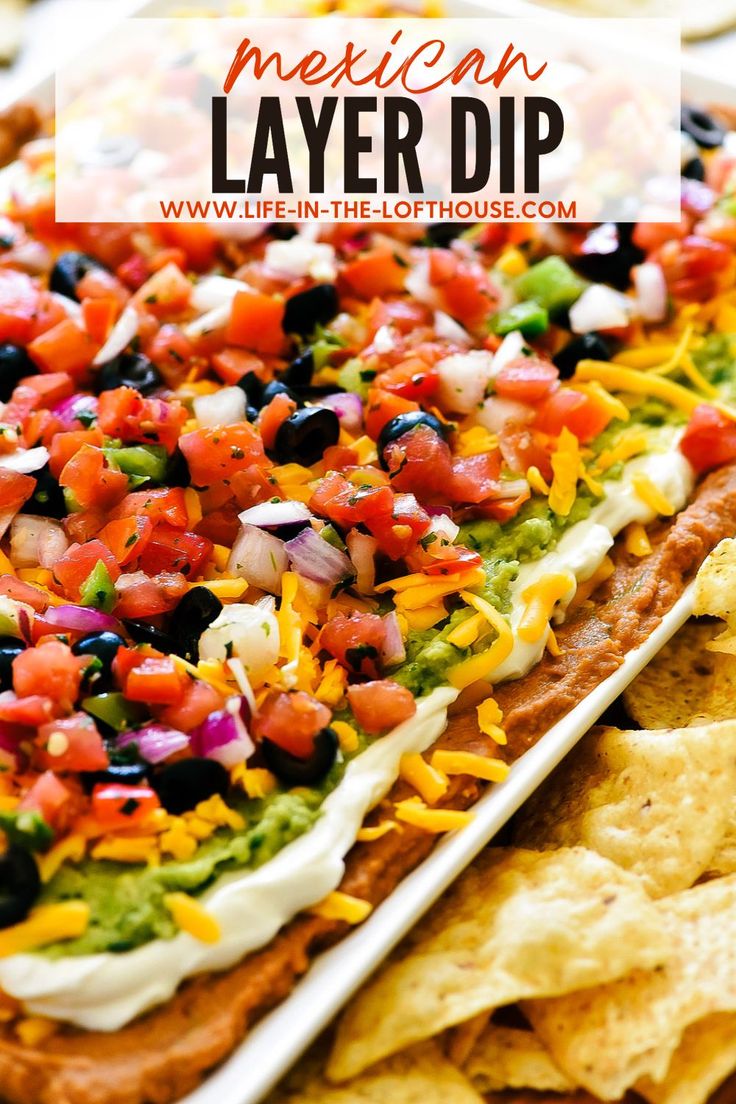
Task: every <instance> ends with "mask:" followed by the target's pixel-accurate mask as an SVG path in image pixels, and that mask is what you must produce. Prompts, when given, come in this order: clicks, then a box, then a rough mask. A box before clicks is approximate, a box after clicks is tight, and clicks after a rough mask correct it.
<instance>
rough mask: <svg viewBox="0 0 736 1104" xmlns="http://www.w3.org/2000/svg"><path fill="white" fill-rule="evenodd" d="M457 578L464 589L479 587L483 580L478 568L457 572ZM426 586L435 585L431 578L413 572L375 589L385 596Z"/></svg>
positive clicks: (483, 577) (377, 592)
mask: <svg viewBox="0 0 736 1104" xmlns="http://www.w3.org/2000/svg"><path fill="white" fill-rule="evenodd" d="M457 578H458V579H459V580H460V581H461V582H462V585H463V586H464V587H465V588H466V589H467V588H468V587H474V586H480V584H481V583H483V582H484V580H485V576H484V574H483V571H482V570H481V568H479V567H477V568H473V569H472V570H471V571H462V572H458V576H457ZM443 581H444V579H440V580H439V582H438V583H437V585H439V584H440V583H441V582H443ZM428 584H429V585H435V584H434V577H433V576H431V575H422V574H421V572H415V573H414V574H413V575H400V576H399V577H398V578H397V579H391V580H390V582H388V583H381V584H380V585H379V586H377V587H376V594H385V593H386V592H387V591H389V590H393V591H396V593H397V594H400V593H402V592H403V591H406V590H413V589H415V588H417V587H425V586H427V585H428Z"/></svg>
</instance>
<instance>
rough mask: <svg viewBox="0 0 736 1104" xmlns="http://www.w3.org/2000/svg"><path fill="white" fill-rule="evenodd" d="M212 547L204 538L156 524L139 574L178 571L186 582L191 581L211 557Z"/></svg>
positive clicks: (147, 544)
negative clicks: (185, 578)
mask: <svg viewBox="0 0 736 1104" xmlns="http://www.w3.org/2000/svg"><path fill="white" fill-rule="evenodd" d="M149 524H150V522H149ZM212 547H213V545H212V541H210V540H207V538H206V537H200V536H199V535H198V534H197V533H189V532H186V531H182V530H181V529H174V528H173V527H172V526H170V525H166V524H165V523H163V522H160V523H159V524H158V525H157V526H156V528H155V529H154V530H153V532H152V533H151V536H150V539H149V540H148V541H147V543H146V546H145V548H144V549H143V553H142V555H141V561H140V566H141V570H142V571H145V572H147V574H149V575H158V574H159V572H161V571H169V572H172V571H178V572H181V574H182V575H186V577H187V578H188V579H194V578H196V577H197V575H199V574H200V572H201V571H202V568H203V567H204V564H205V562H206V561H207V559H208V558H209V557H210V555H211V554H212Z"/></svg>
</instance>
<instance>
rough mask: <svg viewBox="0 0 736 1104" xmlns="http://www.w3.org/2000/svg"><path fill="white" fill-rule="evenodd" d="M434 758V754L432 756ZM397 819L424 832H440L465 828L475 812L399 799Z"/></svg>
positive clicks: (396, 809) (396, 808)
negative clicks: (430, 806)
mask: <svg viewBox="0 0 736 1104" xmlns="http://www.w3.org/2000/svg"><path fill="white" fill-rule="evenodd" d="M432 758H433V759H434V756H433V757H432ZM394 809H395V814H396V819H397V820H401V821H403V822H404V823H405V824H411V825H412V827H413V828H421V829H422V831H424V832H432V833H436V834H439V833H441V832H455V831H457V830H458V829H460V828H465V827H466V825H467V824H469V823H470V821H471V820H472V819H473V814H472V813H469V812H461V811H460V810H458V809H428V808H427V806H426V805H425V804H424V803H423V802H422V801H418V800H417V801H415V800H413V799H410V800H408V801H398V802H397V803H396V805H395V806H394Z"/></svg>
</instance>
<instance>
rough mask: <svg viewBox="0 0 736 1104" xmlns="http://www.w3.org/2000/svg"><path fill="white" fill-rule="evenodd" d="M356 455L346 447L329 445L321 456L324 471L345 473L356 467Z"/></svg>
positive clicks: (353, 450)
mask: <svg viewBox="0 0 736 1104" xmlns="http://www.w3.org/2000/svg"><path fill="white" fill-rule="evenodd" d="M358 460H359V457H358V454H357V452H356V451H355V449H351V448H349V447H348V446H347V445H329V446H328V447H327V448H326V449H325V451H324V455H323V456H322V462H323V464H324V466H325V470H326V471H339V472H341V471H345V470H346V468H355V467H357V465H358Z"/></svg>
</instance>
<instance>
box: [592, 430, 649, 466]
mask: <svg viewBox="0 0 736 1104" xmlns="http://www.w3.org/2000/svg"><path fill="white" fill-rule="evenodd" d="M648 448H649V441H648V440H647V436H646V433H641V432H638V431H636V430H627V431H626V432H625V433H622V435H621V437H620V438H619V439H618V441H617V442H616V444H615V445H612V446H611V448H607V449H603V451H602V452H601V454H600V455H599V457H598V459H597V461H596V465H595V470H596V471H597V472H604V471H608V469H609V468H611V467H613V465H614V464H619V463H624V462H625V461H626V460H631V459H632V457H634V456H639V455H640V454H641V453H642V452H646V451H647V449H648Z"/></svg>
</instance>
